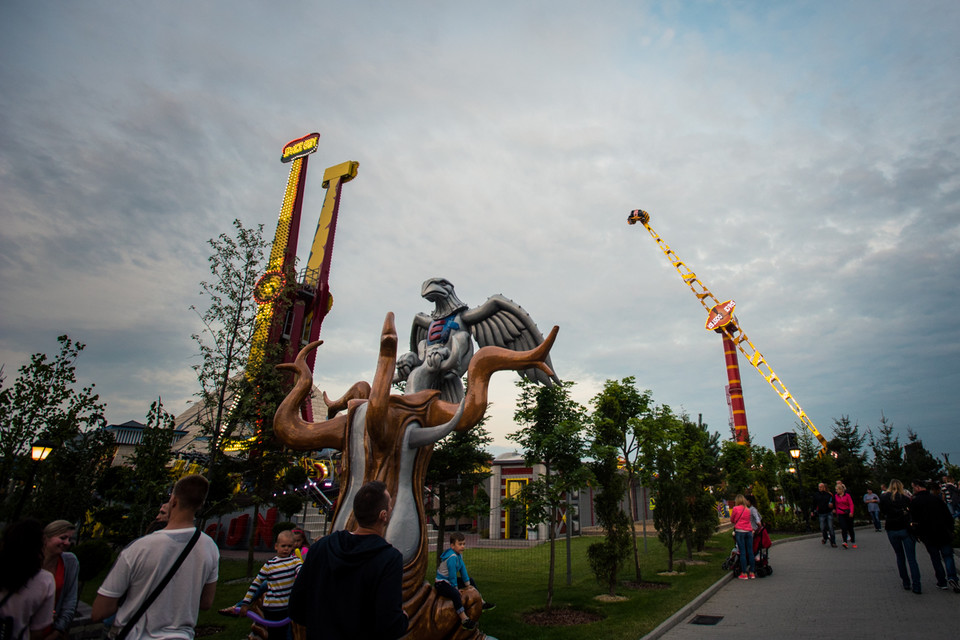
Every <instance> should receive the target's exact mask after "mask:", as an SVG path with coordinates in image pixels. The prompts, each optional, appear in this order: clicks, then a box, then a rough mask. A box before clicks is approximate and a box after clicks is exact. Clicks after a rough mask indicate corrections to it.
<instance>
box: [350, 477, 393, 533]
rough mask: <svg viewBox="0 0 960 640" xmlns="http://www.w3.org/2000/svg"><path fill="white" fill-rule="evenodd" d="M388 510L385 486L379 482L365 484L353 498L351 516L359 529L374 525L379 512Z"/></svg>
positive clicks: (373, 481) (388, 504) (388, 501)
mask: <svg viewBox="0 0 960 640" xmlns="http://www.w3.org/2000/svg"><path fill="white" fill-rule="evenodd" d="M389 509H390V499H389V498H387V485H385V484H384V483H382V482H380V481H379V480H371V481H370V482H367V483H365V484H364V485H363V486H362V487H360V490H359V491H357V495H356V496H354V498H353V515H354V516H355V517H356V519H357V524H359V525H360V526H361V527H369V526H370V525H372V524H376V522H377V518H379V517H380V512H381V511H384V510H389Z"/></svg>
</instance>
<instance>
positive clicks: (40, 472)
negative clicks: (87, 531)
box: [0, 335, 114, 519]
mask: <svg viewBox="0 0 960 640" xmlns="http://www.w3.org/2000/svg"><path fill="white" fill-rule="evenodd" d="M57 343H58V344H59V346H60V350H59V353H58V354H57V355H56V356H54V358H53V359H52V360H51V359H50V358H48V356H47V355H46V354H43V353H36V354H33V355H32V356H30V362H29V363H27V364H25V365H23V366H21V367H20V369H19V370H18V375H17V378H16V380H15V381H14V383H13V386H4V383H5V380H4V377H3V375H2V372H0V502H3V503H4V504H3V505H2V506H3V508H4V511H5V513H6V514H7V516H8V517H9V514H11V513H12V510H13V509H14V508H13V506H12V504H16V503H19V502H20V499H21V498H23V497H24V496H23V495H22V493H21V492H22V491H23V490H24V489H25V488H26V484H27V483H28V482H30V481H31V480H32V474H33V472H34V471H36V472H37V476H38V477H37V481H38V483H39V484H38V486H40V487H41V488H42V489H43V494H42V496H41V495H37V494H34V497H35V498H37V499H39V498H41V497H43V498H44V499H45V503H44V505H43V506H42V510H38V509H37V508H31V509H30V510H29V512H31V513H32V514H33V515H35V516H39V517H53V518H60V517H67V514H68V513H75V512H78V511H79V514H78V516H77V519H79V515H82V513H83V511H82V509H83V508H84V507H85V506H86V504H87V503H88V502H90V501H92V493H93V492H92V491H86V493H85V494H84V495H82V496H80V495H78V492H79V491H81V490H83V488H84V487H86V486H87V485H89V484H91V482H92V480H90V479H89V478H93V479H95V478H96V477H97V476H98V475H99V474H98V473H96V472H97V471H98V470H100V468H101V466H102V464H103V459H104V458H105V457H109V456H110V455H111V454H112V451H113V444H114V443H113V440H112V439H111V438H110V436H109V435H108V434H105V433H102V432H101V429H99V427H101V426H102V423H103V417H102V415H103V410H104V405H103V403H101V402H100V398H99V396H98V395H97V394H96V393H94V390H93V389H94V385H90V386H88V387H83V388H81V389H80V390H79V391H77V390H76V388H75V385H76V382H77V377H76V362H77V359H78V358H79V356H80V353H81V352H82V351H83V349H84V348H85V345H84V344H82V343H80V342H74V341H73V340H71V339H70V338H69V337H68V336H66V335H61V336H59V337H58V338H57ZM84 425H85V426H84ZM39 438H46V439H48V440H51V441H52V442H53V444H54V445H55V447H56V448H55V449H54V451H53V452H52V453H51V454H50V457H49V458H48V459H47V461H46V462H44V463H43V464H42V465H34V463H33V462H32V461H31V460H30V457H29V448H30V444H31V443H32V442H34V441H35V440H37V439H39ZM74 463H77V464H80V465H81V466H82V470H83V471H85V472H87V473H90V474H91V475H90V476H89V477H88V478H85V477H79V478H78V477H77V475H78V474H76V473H74V471H79V470H81V469H70V468H65V467H63V466H61V465H67V464H74ZM55 465H56V466H55ZM50 467H55V468H56V469H57V470H58V471H61V472H62V475H58V474H55V473H51V472H47V469H49V468H50ZM73 480H79V481H80V484H79V485H71V484H70V483H71V481H73ZM14 481H16V483H17V484H19V485H21V486H19V487H15V488H14V489H13V494H16V495H13V494H12V493H11V486H12V485H13V484H14ZM90 488H91V489H92V487H90ZM57 493H60V494H61V495H62V496H63V497H64V498H65V499H67V500H70V499H73V500H74V503H75V504H74V505H73V507H74V508H71V509H69V510H66V511H59V509H60V501H59V500H56V499H54V496H55V495H56V494H57ZM15 501H16V502H15Z"/></svg>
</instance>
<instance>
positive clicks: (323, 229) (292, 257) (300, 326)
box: [247, 133, 359, 420]
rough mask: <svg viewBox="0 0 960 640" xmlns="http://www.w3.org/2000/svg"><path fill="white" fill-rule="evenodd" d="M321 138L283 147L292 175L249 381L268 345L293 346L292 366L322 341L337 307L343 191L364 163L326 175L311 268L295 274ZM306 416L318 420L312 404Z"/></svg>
mask: <svg viewBox="0 0 960 640" xmlns="http://www.w3.org/2000/svg"><path fill="white" fill-rule="evenodd" d="M319 139H320V134H319V133H311V134H309V135H306V136H304V137H302V138H298V139H296V140H291V141H290V142H288V143H287V144H286V145H284V147H283V153H282V154H281V156H280V161H281V162H284V163H290V175H289V177H288V178H287V187H286V190H285V191H284V194H283V205H282V206H281V207H280V216H279V219H278V220H277V231H276V234H275V235H274V239H273V248H272V249H271V251H270V260H269V262H268V265H267V271H266V273H264V274H263V276H261V277H260V280H259V281H258V282H257V285H256V287H255V288H254V293H253V296H254V299H255V300H256V301H257V303H258V304H259V305H260V308H259V310H258V312H257V318H256V324H255V329H254V335H253V341H252V344H251V347H250V357H249V360H248V362H247V378H248V379H252V378H253V376H254V375H255V374H256V372H257V370H258V369H259V367H260V366H261V365H262V363H263V359H264V355H265V353H266V348H267V345H269V344H277V343H279V342H281V341H288V344H289V346H288V348H287V350H286V352H285V354H284V362H293V361H294V359H295V358H296V355H297V352H298V351H299V350H300V348H301V347H302V346H303V345H304V344H307V343H309V342H313V341H314V340H317V338H318V337H319V335H320V325H321V324H322V323H323V319H324V317H325V316H326V315H327V312H328V311H329V310H330V308H331V307H332V306H333V296H331V295H330V285H329V278H330V261H331V258H332V256H333V239H334V234H335V233H336V230H337V213H338V211H339V209H340V190H341V187H342V186H343V184H344V183H346V182H349V181H350V180H353V179H354V178H355V177H356V176H357V168H358V167H359V163H357V162H353V161H348V162H343V163H341V164H338V165H335V166H332V167H329V168H327V170H326V171H324V172H323V184H322V186H323V188H325V189H326V190H327V193H326V196H325V197H324V200H323V208H322V209H321V212H320V220H319V221H318V222H317V230H316V232H315V233H314V236H313V245H312V246H311V248H310V257H309V259H308V260H307V266H306V267H305V268H304V269H303V270H301V271H300V273H299V274H296V273H295V267H296V256H297V239H298V236H299V234H300V217H301V215H300V214H301V210H302V208H303V192H304V186H305V185H306V180H307V163H308V161H309V160H310V154H312V153H314V152H315V151H316V150H317V143H318V141H319ZM291 278H296V280H295V282H296V297H295V299H294V300H293V301H292V303H290V302H287V301H285V299H284V296H283V295H282V294H283V292H284V290H285V289H286V287H287V283H288V282H289V280H290V279H291ZM281 318H283V321H282V322H281V321H280V319H281ZM314 357H315V354H314V353H311V354H310V356H309V357H308V361H307V364H308V365H309V367H310V370H311V371H312V370H313V365H314ZM301 411H302V413H303V417H304V419H306V420H311V419H312V418H313V416H312V413H313V410H312V407H311V405H310V403H309V402H306V403H304V405H303V407H302V408H301Z"/></svg>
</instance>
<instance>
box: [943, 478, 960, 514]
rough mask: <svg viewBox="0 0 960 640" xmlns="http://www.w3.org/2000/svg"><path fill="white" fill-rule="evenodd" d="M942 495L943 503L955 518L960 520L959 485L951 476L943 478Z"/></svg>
mask: <svg viewBox="0 0 960 640" xmlns="http://www.w3.org/2000/svg"><path fill="white" fill-rule="evenodd" d="M940 494H941V495H942V496H943V501H944V502H945V503H946V505H947V509H949V511H950V515H951V516H953V517H954V518H960V491H958V490H957V484H956V483H955V482H954V481H953V478H952V477H951V476H943V484H942V485H941V487H940Z"/></svg>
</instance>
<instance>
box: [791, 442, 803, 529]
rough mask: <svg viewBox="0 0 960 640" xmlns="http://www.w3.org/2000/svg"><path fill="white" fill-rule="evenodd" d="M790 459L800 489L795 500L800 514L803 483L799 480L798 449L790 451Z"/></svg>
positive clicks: (801, 510)
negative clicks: (795, 471) (795, 470)
mask: <svg viewBox="0 0 960 640" xmlns="http://www.w3.org/2000/svg"><path fill="white" fill-rule="evenodd" d="M790 457H791V458H793V465H794V466H795V467H796V468H797V486H798V487H800V495H799V497H798V498H797V506H798V507H799V508H800V512H801V513H804V511H803V481H802V480H801V479H800V449H798V448H797V447H794V448H792V449H790Z"/></svg>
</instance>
